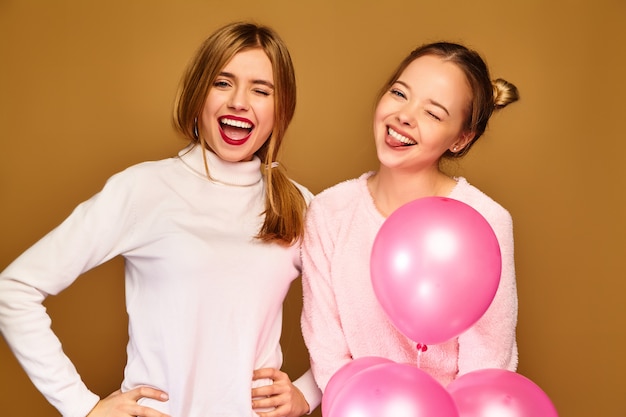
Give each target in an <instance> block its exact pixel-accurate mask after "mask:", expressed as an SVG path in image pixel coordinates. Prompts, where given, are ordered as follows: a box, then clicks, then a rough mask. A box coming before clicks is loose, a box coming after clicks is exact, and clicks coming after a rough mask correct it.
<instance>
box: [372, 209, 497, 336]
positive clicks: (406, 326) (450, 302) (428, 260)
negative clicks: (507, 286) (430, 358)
mask: <svg viewBox="0 0 626 417" xmlns="http://www.w3.org/2000/svg"><path fill="white" fill-rule="evenodd" d="M370 266H371V279H372V284H373V287H374V292H375V294H376V297H377V299H378V301H379V302H380V304H381V306H382V307H383V310H384V311H385V312H386V314H387V316H388V317H389V319H390V320H391V322H392V323H393V324H394V325H395V326H396V327H397V328H398V330H400V331H401V332H402V333H403V334H404V335H406V336H407V337H409V338H410V339H411V340H413V341H415V342H420V343H424V344H437V343H443V342H445V341H447V340H449V339H452V338H453V337H456V336H458V335H459V334H461V333H463V332H464V331H465V330H467V329H468V328H470V327H471V326H472V325H473V324H474V323H475V322H476V321H478V319H479V318H480V317H481V316H482V315H483V314H484V313H485V311H487V308H488V307H489V305H490V304H491V302H492V301H493V297H494V296H495V294H496V290H497V289H498V284H499V283H500V272H501V269H502V260H501V256H500V246H499V244H498V239H497V238H496V235H495V233H494V232H493V229H492V228H491V226H490V225H489V223H488V222H487V220H485V218H484V217H483V216H482V215H481V214H480V213H478V211H476V210H475V209H473V208H472V207H470V206H468V205H467V204H465V203H462V202H460V201H458V200H454V199H451V198H442V197H425V198H420V199H418V200H414V201H412V202H410V203H407V204H405V205H403V206H402V207H400V208H398V209H397V210H396V211H394V212H393V213H392V214H391V215H390V216H389V217H388V218H387V219H386V220H385V222H384V223H383V225H382V226H381V228H380V230H379V231H378V234H377V236H376V239H375V240H374V245H373V248H372V254H371V259H370Z"/></svg>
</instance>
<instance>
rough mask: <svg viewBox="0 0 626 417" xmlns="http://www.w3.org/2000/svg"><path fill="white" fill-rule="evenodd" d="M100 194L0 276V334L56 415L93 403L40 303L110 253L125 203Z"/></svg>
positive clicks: (80, 411) (82, 411)
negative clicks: (55, 411) (56, 412)
mask: <svg viewBox="0 0 626 417" xmlns="http://www.w3.org/2000/svg"><path fill="white" fill-rule="evenodd" d="M120 197H121V196H119V195H115V192H112V190H109V189H107V190H104V191H103V192H102V193H100V194H98V195H96V196H94V197H93V198H92V199H90V200H88V201H86V202H84V203H83V204H81V205H79V206H78V207H77V208H76V209H75V210H74V212H73V213H72V214H71V215H70V216H69V217H68V218H67V219H66V220H65V221H64V222H63V223H62V224H61V225H59V226H58V227H57V228H56V229H54V230H53V231H51V232H50V233H48V234H47V235H46V236H44V237H43V238H42V239H41V240H39V241H38V242H37V243H36V244H35V245H33V246H32V247H31V248H29V249H28V250H27V251H26V252H24V253H23V254H22V255H21V256H20V257H18V258H17V259H16V260H15V261H14V262H13V263H11V264H10V265H9V266H8V267H7V268H6V269H5V270H4V271H3V272H2V274H0V331H1V332H2V334H3V335H4V337H5V339H6V341H7V343H8V344H9V346H10V347H11V349H12V350H13V352H14V354H15V355H16V357H17V359H18V360H19V362H20V363H21V365H22V366H23V368H24V369H25V371H26V372H27V373H28V375H29V377H30V378H31V380H32V381H33V383H34V384H35V386H36V387H37V388H38V389H39V390H40V391H41V392H42V393H43V394H44V396H45V397H46V398H47V399H48V401H50V403H51V404H52V405H53V406H55V407H56V408H57V409H58V410H59V411H60V412H61V414H63V415H64V416H70V417H74V416H76V417H84V416H85V415H86V414H87V413H88V412H89V411H90V410H91V409H92V408H93V407H94V405H95V404H96V402H97V401H98V399H99V398H98V396H97V395H95V394H94V393H92V392H91V391H89V389H88V388H87V387H86V386H85V385H84V383H83V382H82V380H81V378H80V375H79V374H78V372H77V371H76V369H75V367H74V365H73V364H72V362H71V361H70V359H69V358H68V357H67V356H66V355H65V353H64V352H63V349H62V347H61V343H60V341H59V340H58V338H57V337H56V335H55V334H54V333H53V331H52V329H51V320H50V317H49V316H48V314H47V313H46V309H45V307H44V306H43V305H42V302H43V301H44V299H45V298H46V296H47V295H49V294H58V293H59V292H61V291H62V290H63V289H64V288H66V287H67V286H69V285H70V284H71V283H72V282H74V280H75V279H76V278H77V277H78V276H79V275H80V274H82V273H83V272H85V271H87V270H89V269H91V268H93V267H95V266H96V265H98V264H101V263H103V262H105V261H106V260H108V259H110V258H112V257H113V256H114V255H115V246H116V242H117V240H118V238H119V236H120V234H121V231H122V230H123V228H124V227H125V225H126V222H125V220H124V217H123V216H122V213H125V212H127V210H126V199H125V198H123V197H121V198H120Z"/></svg>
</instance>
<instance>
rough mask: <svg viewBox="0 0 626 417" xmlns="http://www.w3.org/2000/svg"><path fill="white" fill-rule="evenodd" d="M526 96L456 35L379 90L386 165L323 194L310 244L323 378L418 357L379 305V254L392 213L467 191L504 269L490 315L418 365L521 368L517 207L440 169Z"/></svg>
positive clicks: (309, 283) (435, 370)
mask: <svg viewBox="0 0 626 417" xmlns="http://www.w3.org/2000/svg"><path fill="white" fill-rule="evenodd" d="M517 99H518V93H517V89H516V88H515V86H513V85H512V84H510V83H508V82H506V81H504V80H501V79H498V80H495V81H492V80H491V78H490V75H489V71H488V69H487V66H486V65H485V63H484V62H483V60H482V59H481V57H480V56H479V55H478V54H477V53H476V52H474V51H472V50H469V49H468V48H466V47H464V46H461V45H458V44H453V43H446V42H441V43H434V44H428V45H424V46H422V47H420V48H417V49H416V50H414V51H413V52H411V54H409V56H407V57H406V58H405V59H404V60H403V61H402V62H401V63H400V65H399V66H398V68H397V70H396V71H395V73H394V74H393V75H392V76H391V78H390V79H389V81H388V82H387V84H386V85H385V86H384V87H383V88H382V89H381V93H380V95H379V99H378V104H377V107H376V111H375V114H374V140H375V144H376V151H377V155H378V159H379V169H378V171H376V172H368V173H365V174H363V175H362V176H361V177H359V178H357V179H353V180H349V181H346V182H343V183H340V184H338V185H335V186H334V187H331V188H330V189H328V190H326V191H324V192H322V193H320V194H319V195H318V196H316V197H315V198H314V200H313V202H312V203H311V206H310V207H309V210H308V212H307V223H306V233H305V240H304V243H303V291H304V309H303V313H302V328H303V334H304V339H305V342H306V344H307V347H308V349H309V353H310V355H311V360H312V369H313V373H314V375H315V378H316V381H317V383H318V385H319V387H320V388H321V389H322V390H324V389H325V387H326V385H327V383H328V380H329V379H330V377H331V376H332V375H333V374H334V373H335V372H336V371H337V370H339V369H340V368H341V367H342V366H343V365H346V364H347V363H348V362H349V361H351V360H353V359H355V358H359V357H364V356H379V357H384V358H388V359H391V360H394V361H396V362H400V363H405V362H406V363H414V364H416V365H417V359H418V355H417V349H416V343H415V341H412V340H410V339H408V338H407V337H406V336H405V335H403V334H402V333H401V332H400V331H398V330H397V329H396V328H395V327H394V325H393V324H392V323H391V321H390V320H389V319H388V318H387V316H386V314H385V312H384V311H383V309H382V307H381V306H380V305H379V303H378V301H377V299H376V296H375V293H374V290H373V288H372V284H371V278H370V270H369V265H370V262H369V260H370V253H371V250H372V245H373V242H374V239H375V237H376V235H377V233H378V230H379V228H380V227H381V225H382V224H383V222H384V221H385V218H386V217H388V216H389V215H390V214H391V213H392V212H393V211H394V210H396V209H397V208H399V207H400V206H402V205H404V204H405V203H408V202H410V201H412V200H416V199H418V198H422V197H429V196H441V197H449V198H454V199H457V200H460V201H462V202H464V203H466V204H469V205H470V206H472V207H474V208H475V209H476V210H478V211H479V212H480V213H481V214H482V215H483V216H484V217H485V218H486V219H487V220H488V222H489V223H490V225H491V227H492V228H493V229H494V231H495V233H496V235H497V237H498V240H499V243H500V246H501V253H502V261H503V264H502V267H503V268H502V276H501V280H500V286H499V289H498V292H497V295H496V297H495V299H494V301H493V303H492V304H491V306H490V308H489V310H488V311H487V312H486V314H485V315H484V316H483V317H482V318H481V320H479V321H478V322H477V323H476V324H475V325H474V326H473V327H472V328H471V329H469V330H468V331H467V332H465V333H464V334H462V335H460V336H459V337H457V338H454V339H453V340H450V341H448V342H446V343H443V344H440V345H434V346H429V349H428V353H427V354H425V355H422V356H421V358H420V367H421V368H422V369H423V370H424V371H426V372H428V373H430V374H431V375H432V376H433V377H435V378H436V379H437V380H438V381H439V382H441V383H442V384H443V385H447V384H448V383H449V382H451V381H452V380H454V379H455V378H456V377H457V376H459V375H461V374H464V373H467V372H470V371H473V370H476V369H480V368H504V369H509V370H514V369H516V366H517V345H516V341H515V327H516V322H517V293H516V284H515V270H514V261H513V232H512V221H511V217H510V215H509V213H508V212H507V211H506V210H505V209H504V208H503V207H501V206H500V205H499V204H498V203H496V202H495V201H493V200H492V199H491V198H489V197H488V196H486V195H485V194H483V193H482V192H481V191H479V190H478V189H477V188H475V187H474V186H472V185H470V184H469V183H468V182H467V180H466V179H465V178H462V177H451V176H449V175H447V174H446V173H445V172H444V170H443V169H442V161H443V160H445V159H452V158H459V157H461V156H463V155H465V154H466V153H467V152H468V151H469V149H470V148H471V147H472V146H473V144H474V143H475V142H476V141H477V140H478V138H480V136H481V135H482V134H483V132H484V131H485V129H486V127H487V122H488V120H489V118H490V116H491V114H492V112H493V111H494V110H498V109H500V108H502V107H504V106H506V105H508V104H509V103H511V102H514V101H516V100H517Z"/></svg>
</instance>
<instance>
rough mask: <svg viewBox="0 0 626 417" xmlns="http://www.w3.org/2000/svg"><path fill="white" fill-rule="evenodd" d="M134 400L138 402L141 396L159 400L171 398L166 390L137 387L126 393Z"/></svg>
mask: <svg viewBox="0 0 626 417" xmlns="http://www.w3.org/2000/svg"><path fill="white" fill-rule="evenodd" d="M125 395H127V396H129V397H130V398H131V399H132V400H133V401H135V402H137V401H138V400H139V399H141V398H150V399H153V400H157V401H167V400H168V399H169V397H168V395H167V393H166V392H165V391H161V390H160V389H156V388H152V387H137V388H134V389H132V390H130V391H128V392H126V393H125Z"/></svg>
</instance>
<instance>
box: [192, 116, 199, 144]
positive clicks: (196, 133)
mask: <svg viewBox="0 0 626 417" xmlns="http://www.w3.org/2000/svg"><path fill="white" fill-rule="evenodd" d="M193 136H194V137H195V138H196V139H198V118H197V117H196V118H194V119H193Z"/></svg>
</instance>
